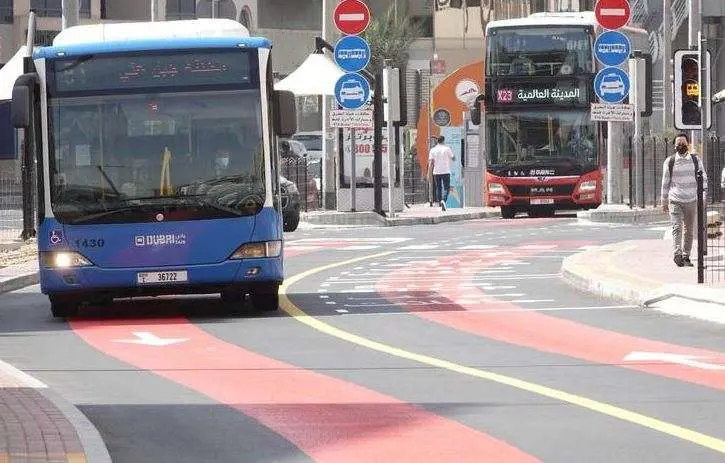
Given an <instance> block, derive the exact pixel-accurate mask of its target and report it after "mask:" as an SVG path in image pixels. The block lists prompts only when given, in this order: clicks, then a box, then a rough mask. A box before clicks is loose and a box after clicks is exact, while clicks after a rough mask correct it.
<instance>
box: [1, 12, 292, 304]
mask: <svg viewBox="0 0 725 463" xmlns="http://www.w3.org/2000/svg"><path fill="white" fill-rule="evenodd" d="M270 51H271V44H270V42H269V41H268V40H266V39H263V38H254V37H250V36H249V32H248V31H247V29H246V28H244V27H243V26H242V25H240V24H238V23H236V22H234V21H230V20H223V19H207V20H192V21H169V22H153V23H126V24H100V25H90V26H77V27H72V28H68V29H66V30H64V31H62V32H61V33H60V34H59V35H58V36H57V37H56V39H55V40H54V42H53V45H52V46H48V47H42V48H36V49H35V50H33V54H32V59H30V58H29V59H27V60H26V63H25V71H26V73H25V74H23V75H22V76H20V77H19V78H18V80H17V81H16V83H15V87H14V89H13V101H12V111H11V112H12V114H11V119H12V122H13V125H14V126H15V127H17V128H22V129H24V133H25V138H26V140H27V142H28V143H29V147H30V150H31V152H32V153H33V154H34V156H35V161H36V163H37V175H38V182H37V184H38V192H37V194H38V208H37V223H38V230H37V240H38V250H39V260H40V286H41V290H42V292H43V293H44V294H46V295H47V296H48V297H49V299H50V303H51V310H52V313H53V315H54V316H56V317H70V316H74V315H77V313H78V309H79V308H80V307H81V305H83V304H86V303H109V302H112V301H113V299H114V298H123V297H130V296H159V295H167V294H212V293H220V294H221V296H222V299H224V300H226V301H229V302H239V303H241V302H242V301H243V300H244V299H245V298H246V296H249V298H250V300H251V302H252V304H253V305H254V307H255V308H256V309H258V310H265V311H266V310H277V308H278V301H279V299H278V288H279V285H280V284H281V282H282V281H283V258H282V238H283V235H282V217H281V211H280V206H281V204H280V188H279V173H278V166H279V160H278V157H277V156H278V155H277V149H276V146H277V143H276V137H277V136H285V137H286V136H290V135H292V134H293V133H294V132H295V131H296V116H295V106H294V96H293V95H292V94H291V93H289V92H278V91H274V89H273V80H272V64H271V56H270Z"/></svg>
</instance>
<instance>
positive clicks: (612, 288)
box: [561, 248, 651, 306]
mask: <svg viewBox="0 0 725 463" xmlns="http://www.w3.org/2000/svg"><path fill="white" fill-rule="evenodd" d="M602 251H604V252H612V253H616V252H618V251H615V250H614V249H606V248H603V249H600V250H598V251H584V252H582V253H579V254H575V255H573V256H569V257H567V258H566V259H564V261H563V262H562V264H561V277H562V279H563V280H564V281H565V282H566V283H567V284H569V285H570V286H572V287H574V288H576V289H578V290H580V291H585V292H588V293H592V294H594V295H595V296H599V297H605V298H610V299H614V300H617V301H620V302H626V303H630V304H635V305H638V306H642V305H643V302H644V301H645V300H646V299H647V298H648V297H650V294H651V291H650V290H647V291H643V290H641V289H639V288H637V287H636V286H634V285H630V284H627V283H625V282H623V281H622V280H618V279H614V278H606V277H597V276H594V274H593V273H592V272H590V271H588V270H586V269H587V265H586V263H584V264H580V263H579V261H580V260H587V259H586V256H587V255H588V253H593V252H598V253H600V252H602Z"/></svg>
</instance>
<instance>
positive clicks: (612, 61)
mask: <svg viewBox="0 0 725 463" xmlns="http://www.w3.org/2000/svg"><path fill="white" fill-rule="evenodd" d="M631 50H632V46H631V44H630V42H629V38H627V36H626V35H624V34H622V33H621V32H617V31H606V32H604V33H602V34H600V35H599V37H597V41H596V42H595V43H594V54H595V55H596V57H597V60H599V62H600V63H602V64H603V65H605V66H619V65H620V64H623V63H624V62H625V61H627V59H628V58H629V53H630V52H631Z"/></svg>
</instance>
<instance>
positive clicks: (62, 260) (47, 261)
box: [41, 251, 93, 268]
mask: <svg viewBox="0 0 725 463" xmlns="http://www.w3.org/2000/svg"><path fill="white" fill-rule="evenodd" d="M41 262H42V263H43V267H46V268H73V267H86V266H88V265H93V264H91V261H89V260H88V259H86V258H85V257H83V256H82V255H80V254H78V253H77V252H72V251H55V252H44V253H42V254H41Z"/></svg>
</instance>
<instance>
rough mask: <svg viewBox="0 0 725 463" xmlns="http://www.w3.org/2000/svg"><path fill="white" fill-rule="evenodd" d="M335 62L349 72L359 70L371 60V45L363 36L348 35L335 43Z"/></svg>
mask: <svg viewBox="0 0 725 463" xmlns="http://www.w3.org/2000/svg"><path fill="white" fill-rule="evenodd" d="M335 62H336V63H337V65H338V66H340V67H341V68H342V69H344V70H345V71H347V72H358V71H361V70H363V69H365V67H366V66H367V65H368V63H369V62H370V45H368V43H367V41H365V39H363V38H362V37H358V36H357V35H348V36H346V37H343V38H341V39H340V40H338V41H337V44H335Z"/></svg>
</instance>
